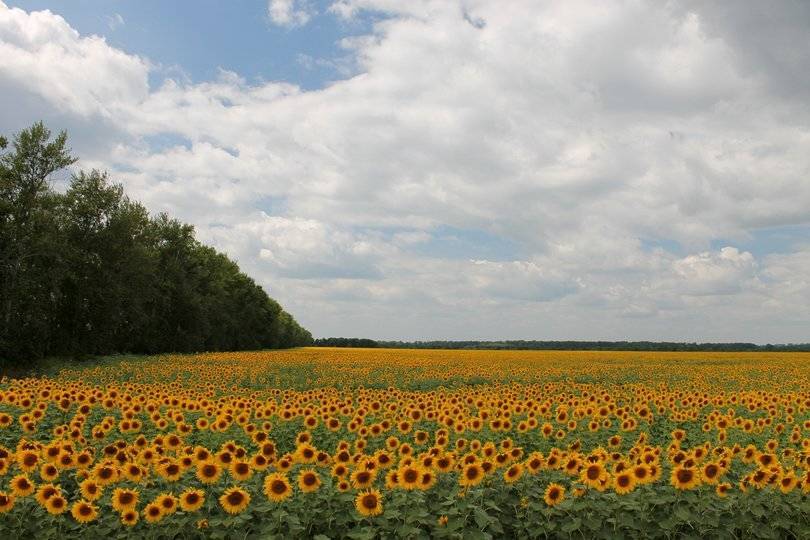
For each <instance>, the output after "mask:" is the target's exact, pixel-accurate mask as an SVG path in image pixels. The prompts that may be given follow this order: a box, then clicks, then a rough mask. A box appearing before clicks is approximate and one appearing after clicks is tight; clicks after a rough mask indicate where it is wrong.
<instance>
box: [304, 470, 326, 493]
mask: <svg viewBox="0 0 810 540" xmlns="http://www.w3.org/2000/svg"><path fill="white" fill-rule="evenodd" d="M319 487H321V477H320V476H318V473H316V472H315V471H313V470H312V469H302V470H301V471H300V472H299V473H298V488H299V489H300V490H301V491H302V492H304V493H312V492H313V491H318V488H319Z"/></svg>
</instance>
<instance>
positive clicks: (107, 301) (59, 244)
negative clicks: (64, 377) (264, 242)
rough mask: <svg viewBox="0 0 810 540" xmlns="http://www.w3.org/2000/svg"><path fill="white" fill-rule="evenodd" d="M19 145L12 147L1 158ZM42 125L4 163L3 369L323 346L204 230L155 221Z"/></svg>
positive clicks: (0, 193) (0, 248)
mask: <svg viewBox="0 0 810 540" xmlns="http://www.w3.org/2000/svg"><path fill="white" fill-rule="evenodd" d="M7 148H8V141H7V140H6V139H4V138H2V137H0V150H5V149H7ZM75 161H76V159H75V158H74V157H73V156H71V154H70V151H69V149H68V148H67V135H66V134H65V133H64V132H62V133H60V134H59V135H58V136H57V137H56V138H54V139H53V140H51V133H50V131H48V129H47V128H45V126H44V125H42V123H38V124H35V125H34V126H32V127H31V128H29V129H27V130H24V131H22V132H21V133H19V134H18V135H16V136H15V137H14V138H13V140H12V143H11V148H10V149H8V150H7V151H6V152H4V153H3V154H2V155H1V156H0V360H6V361H19V360H25V359H31V358H39V357H43V356H47V355H73V356H77V355H84V354H106V353H111V352H148V353H154V352H161V351H174V352H191V351H202V350H236V349H256V348H279V347H293V346H298V345H303V344H307V343H309V342H310V341H311V339H312V337H311V335H310V334H309V332H307V331H306V330H305V329H303V328H302V327H301V326H300V325H298V323H297V322H296V321H295V319H293V318H292V317H291V316H290V315H289V314H288V313H286V312H285V311H284V310H283V309H282V308H281V306H279V304H278V303H277V302H275V301H274V300H273V299H272V298H270V297H268V296H267V294H266V293H265V292H264V290H263V289H262V288H261V287H259V286H258V285H257V284H256V283H255V282H254V281H253V280H252V279H250V278H249V277H248V276H246V275H244V274H243V273H241V272H240V271H239V267H238V266H237V265H236V264H235V263H234V262H233V261H231V260H230V259H228V257H226V256H225V255H223V254H221V253H218V252H217V251H216V250H214V249H212V248H210V247H208V246H204V245H202V244H200V243H199V242H198V241H197V240H196V239H195V238H194V228H193V227H192V226H190V225H187V224H184V223H180V222H179V221H177V220H174V219H171V218H170V217H169V216H167V215H165V214H160V215H158V216H156V217H154V218H153V217H150V216H149V213H148V212H147V210H146V208H144V207H143V206H142V205H141V204H139V203H137V202H134V201H131V200H130V199H129V198H128V197H127V196H126V195H125V194H124V191H123V188H122V186H121V185H118V184H114V183H112V182H111V181H110V179H109V178H108V176H107V174H106V173H104V172H100V171H95V170H93V171H90V172H84V171H80V172H77V173H76V174H74V175H73V176H72V178H71V179H70V185H69V186H68V188H67V190H66V191H65V192H64V193H59V192H57V191H55V190H54V189H53V187H52V186H51V184H50V180H49V178H50V176H51V175H52V174H53V173H54V172H56V171H58V170H60V169H63V168H65V167H67V166H69V165H71V164H73V163H74V162H75Z"/></svg>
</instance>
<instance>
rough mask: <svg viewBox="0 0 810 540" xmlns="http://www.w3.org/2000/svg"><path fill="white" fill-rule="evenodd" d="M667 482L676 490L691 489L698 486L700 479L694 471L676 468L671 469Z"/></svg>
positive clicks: (680, 467)
mask: <svg viewBox="0 0 810 540" xmlns="http://www.w3.org/2000/svg"><path fill="white" fill-rule="evenodd" d="M669 481H670V483H671V484H672V485H673V486H675V487H676V488H677V489H692V488H695V487H697V486H698V485H699V484H700V477H699V475H698V473H697V471H695V470H694V469H688V468H686V467H682V466H677V467H675V468H674V469H672V474H671V475H670V477H669Z"/></svg>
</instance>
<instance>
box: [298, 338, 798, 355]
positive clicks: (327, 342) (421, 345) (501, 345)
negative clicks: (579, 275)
mask: <svg viewBox="0 0 810 540" xmlns="http://www.w3.org/2000/svg"><path fill="white" fill-rule="evenodd" d="M314 344H315V345H316V346H318V347H387V348H392V349H484V350H536V351H557V350H564V351H707V352H710V351H716V352H747V351H750V352H757V351H783V352H810V343H797V344H787V345H770V344H768V345H757V344H755V343H680V342H670V341H534V340H507V341H375V340H372V339H360V338H322V339H316V340H315V343H314Z"/></svg>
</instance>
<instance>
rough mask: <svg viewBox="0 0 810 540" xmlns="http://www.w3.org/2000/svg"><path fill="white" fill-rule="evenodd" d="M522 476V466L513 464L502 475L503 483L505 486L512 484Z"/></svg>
mask: <svg viewBox="0 0 810 540" xmlns="http://www.w3.org/2000/svg"><path fill="white" fill-rule="evenodd" d="M521 476H523V465H521V464H520V463H515V464H514V465H512V466H511V467H509V468H508V469H506V471H504V473H503V481H504V482H506V483H507V484H514V483H515V482H517V481H518V480H520V477H521Z"/></svg>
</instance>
